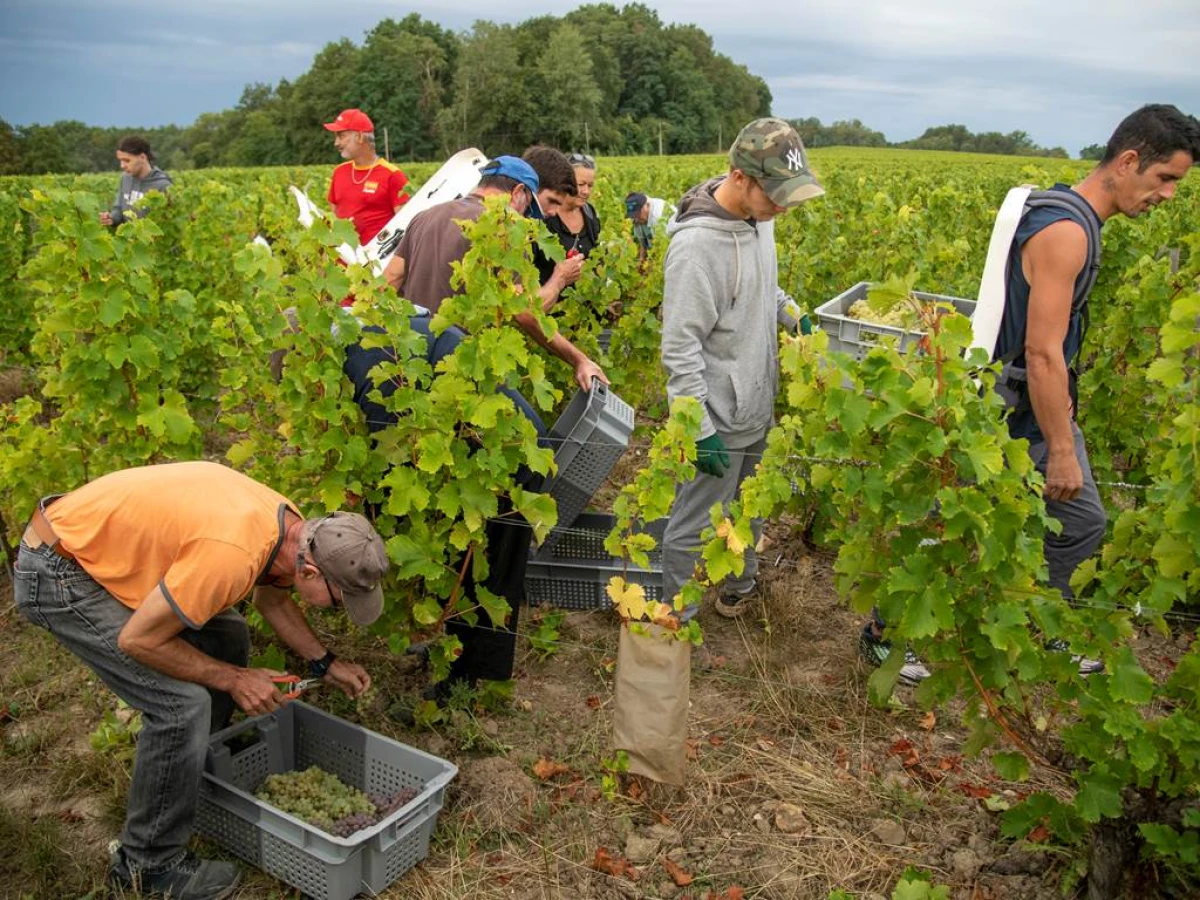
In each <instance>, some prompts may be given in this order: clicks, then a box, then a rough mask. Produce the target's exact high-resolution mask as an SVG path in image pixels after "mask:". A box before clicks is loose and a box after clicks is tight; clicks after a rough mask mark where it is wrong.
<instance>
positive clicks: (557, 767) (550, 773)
mask: <svg viewBox="0 0 1200 900" xmlns="http://www.w3.org/2000/svg"><path fill="white" fill-rule="evenodd" d="M570 771H571V767H570V766H568V765H565V764H564V763H560V762H554V761H553V760H549V759H539V760H538V761H537V762H535V763H534V764H533V774H534V776H535V777H537V778H538V779H540V780H541V781H549V780H550V779H551V778H553V777H554V776H555V775H563V774H566V773H567V772H570Z"/></svg>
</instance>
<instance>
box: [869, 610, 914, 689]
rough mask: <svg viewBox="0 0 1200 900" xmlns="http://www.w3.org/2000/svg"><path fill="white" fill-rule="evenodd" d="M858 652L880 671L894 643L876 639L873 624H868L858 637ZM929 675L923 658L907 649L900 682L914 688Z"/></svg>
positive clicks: (879, 638)
mask: <svg viewBox="0 0 1200 900" xmlns="http://www.w3.org/2000/svg"><path fill="white" fill-rule="evenodd" d="M858 652H859V655H860V656H862V658H863V659H864V660H865V661H866V662H867V664H868V665H870V666H873V667H874V668H876V669H878V668H879V667H880V666H882V665H883V664H884V662H886V661H887V658H888V656H889V655H890V654H891V652H892V642H891V641H885V640H884V639H883V638H881V637H876V636H875V632H874V631H873V630H872V628H871V623H870V622H868V623H867V624H866V625H864V626H863V630H862V634H860V635H859V637H858ZM929 675H930V672H929V669H928V668H927V667H926V665H925V663H923V662H921V658H920V657H919V656H917V654H915V653H913V652H912V650H911V648H909V647H905V648H904V665H902V666H901V667H900V674H899V676H898V678H899V680H900V681H901V682H902V683H904V684H907V685H910V686H912V685H917V684H920V683H921V682H922V681H924V680H925V679H926V678H928V677H929Z"/></svg>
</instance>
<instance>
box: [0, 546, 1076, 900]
mask: <svg viewBox="0 0 1200 900" xmlns="http://www.w3.org/2000/svg"><path fill="white" fill-rule="evenodd" d="M768 541H769V545H768V546H767V548H766V550H765V552H764V553H763V560H764V565H763V569H762V573H761V580H762V582H763V584H764V588H765V598H764V602H763V603H762V605H761V606H759V607H758V608H757V609H755V610H754V611H753V612H752V613H751V614H750V615H748V616H747V617H745V618H743V619H741V620H733V621H730V620H725V619H722V618H721V617H719V616H716V615H715V614H714V613H712V612H711V611H710V610H705V612H703V613H702V614H701V621H702V623H703V625H704V628H705V634H706V645H705V650H704V651H702V652H698V653H696V654H694V656H693V666H692V686H691V690H692V693H691V709H690V715H689V731H690V749H689V757H690V759H689V764H688V765H689V772H688V781H687V784H686V785H685V786H684V787H682V788H668V787H665V786H662V785H655V784H652V783H646V782H642V781H641V780H638V779H632V778H630V777H629V776H627V775H625V776H621V778H620V783H621V787H620V792H619V793H618V794H617V795H615V796H610V797H606V796H604V793H603V791H602V789H601V786H602V785H601V779H602V776H603V775H604V774H605V760H608V759H611V758H612V757H613V752H612V749H611V716H612V706H613V667H614V661H615V657H616V638H617V623H616V620H615V619H614V618H613V617H612V615H611V614H610V613H607V612H602V611H596V612H572V613H569V614H568V615H567V616H566V619H565V621H564V622H563V624H562V626H561V627H560V644H559V649H558V651H557V652H556V653H555V654H553V655H551V656H549V657H548V658H546V659H539V658H538V656H537V654H535V653H534V652H533V651H532V649H531V648H530V645H529V644H528V642H527V641H525V640H522V642H521V650H520V658H519V665H518V672H517V678H516V687H515V695H514V698H513V700H512V701H511V703H510V704H507V705H506V706H505V707H504V708H502V709H500V710H499V711H490V712H484V711H482V710H481V709H479V708H473V709H467V710H465V711H459V712H455V713H453V714H452V715H451V717H450V720H449V721H448V722H446V723H444V724H442V725H439V726H437V727H435V728H433V729H415V728H413V727H406V726H404V725H402V724H400V722H399V721H397V720H396V719H395V718H393V717H392V716H391V715H389V711H392V710H394V709H395V708H396V707H397V706H402V705H403V704H404V702H405V700H406V698H410V697H411V696H412V695H413V694H414V693H415V692H416V691H417V690H418V689H419V688H420V687H421V686H422V685H423V684H424V682H425V678H426V676H425V674H424V673H423V672H422V671H420V670H419V669H418V668H417V667H416V663H415V661H414V660H413V659H412V658H411V657H408V658H403V659H397V658H395V657H394V656H392V655H391V654H390V653H389V652H388V651H387V649H386V647H385V646H383V644H382V643H381V642H379V641H378V640H376V639H371V638H363V637H359V638H354V637H352V636H351V635H349V634H348V633H344V632H339V633H338V634H336V635H332V636H330V640H331V641H332V642H333V644H332V645H333V646H335V647H337V648H338V649H339V651H340V652H341V653H342V655H345V656H347V657H351V658H356V659H357V660H358V661H360V662H362V663H363V664H364V665H366V666H367V668H368V669H369V671H371V672H372V675H373V677H374V678H375V682H376V687H375V689H374V691H373V696H372V698H371V699H370V700H369V702H366V703H363V702H359V703H357V704H356V703H354V702H352V701H348V700H346V699H345V698H342V697H340V696H339V695H335V694H333V693H332V692H330V693H323V694H320V695H315V694H314V696H313V700H312V701H311V702H313V703H315V704H316V705H318V706H321V707H322V708H325V709H327V710H329V711H331V712H333V713H335V714H337V715H340V716H343V717H344V718H347V719H349V720H351V721H356V722H359V723H361V724H363V725H365V726H366V727H369V728H371V729H373V730H375V731H378V732H380V733H383V734H386V735H389V736H391V737H394V738H396V739H398V740H401V741H404V742H406V743H409V744H412V745H413V746H416V747H419V748H421V749H424V750H426V751H428V752H431V753H434V754H437V755H439V756H442V757H445V758H447V759H450V760H451V761H453V762H454V763H455V764H456V765H457V766H458V767H459V776H458V778H457V779H456V780H455V781H454V782H453V783H452V785H451V787H450V789H449V791H448V793H447V803H446V807H445V808H444V809H443V811H442V812H441V814H440V818H439V820H438V826H437V829H436V832H435V835H434V839H433V843H432V846H431V850H430V854H429V857H428V858H427V859H426V860H425V861H424V862H423V863H422V864H420V865H418V866H417V867H416V868H415V869H414V870H412V871H410V872H409V873H407V874H406V875H404V876H402V877H401V878H399V879H398V880H397V881H396V882H395V883H394V884H393V885H392V887H391V888H389V889H388V890H387V891H386V892H384V893H383V894H382V895H381V896H384V897H394V898H413V900H460V898H481V900H482V898H497V900H499V898H522V900H526V898H546V900H551V898H554V900H558V898H570V900H579V898H585V900H618V898H647V900H649V898H656V900H682V898H693V900H703V898H707V897H711V898H714V900H716V898H720V900H733V898H736V897H737V896H744V897H747V898H761V900H809V898H813V900H818V898H819V900H825V898H826V897H827V896H828V895H829V893H830V891H831V890H834V889H842V890H844V891H846V892H849V893H850V894H851V895H853V896H855V897H860V898H879V897H886V896H889V895H890V893H891V889H892V887H893V886H894V884H895V882H896V881H897V879H898V878H899V877H900V875H901V874H902V873H903V872H904V870H905V868H906V867H907V866H910V865H911V866H918V867H921V868H923V869H926V870H928V871H929V872H931V873H932V876H933V879H934V881H935V882H938V883H943V884H947V885H950V886H951V887H952V896H953V897H955V898H970V900H1027V898H1029V900H1032V898H1040V897H1053V896H1058V890H1057V884H1058V880H1059V878H1060V876H1061V874H1062V872H1063V870H1064V867H1065V866H1066V865H1068V864H1069V862H1070V861H1069V859H1067V858H1066V857H1065V856H1063V855H1062V854H1061V853H1055V852H1053V851H1047V850H1046V848H1044V847H1043V848H1038V847H1023V846H1014V845H1012V844H1010V843H1003V842H1000V841H999V840H998V838H997V828H998V825H997V816H996V814H995V813H992V812H989V811H988V810H987V809H986V808H985V805H984V797H985V796H991V797H993V798H1000V799H1005V798H1006V799H1015V797H1016V792H1017V791H1018V790H1022V791H1027V790H1029V789H1030V785H1028V784H1025V785H1020V786H1018V785H1006V784H1003V783H1000V782H998V781H996V780H995V777H994V775H992V774H991V771H990V767H989V766H988V764H987V763H986V761H983V760H971V759H965V758H964V757H963V755H962V751H963V747H962V744H963V737H964V731H963V729H962V728H961V727H959V726H958V724H957V723H956V722H955V721H954V716H953V713H951V712H946V711H939V712H938V713H936V714H934V715H930V714H926V713H925V712H924V711H922V710H920V709H918V708H916V707H915V705H913V704H912V702H911V700H912V698H911V695H910V694H909V693H908V692H906V691H905V690H904V689H901V690H900V692H899V693H898V696H897V698H896V702H895V703H894V704H893V706H892V707H890V708H888V709H883V710H881V709H877V708H874V707H872V706H871V705H870V704H869V703H868V701H867V689H866V681H867V677H868V674H869V672H868V670H867V669H866V668H865V666H864V665H863V664H862V663H860V662H859V661H858V658H857V655H856V647H855V640H856V637H857V633H858V629H859V627H860V622H859V619H858V618H857V617H856V616H854V615H853V614H851V613H849V612H848V611H847V610H846V609H845V607H844V604H843V603H842V602H840V601H839V600H838V598H837V597H836V595H835V592H834V591H833V589H832V586H831V575H830V564H831V558H829V557H826V556H822V555H819V554H817V555H812V554H809V553H807V552H806V551H805V547H804V545H803V543H802V542H801V540H800V539H799V537H798V536H797V535H796V534H794V533H793V530H792V529H791V528H789V527H788V526H786V525H774V526H771V527H769V529H768ZM776 560H778V564H777V565H776V564H775V563H776ZM0 591H2V593H0V630H2V633H3V634H4V639H3V641H2V642H0V757H2V758H3V765H0V840H3V841H4V845H5V846H6V847H12V848H15V849H14V850H13V852H6V854H5V855H4V856H3V857H0V897H5V898H10V897H11V898H26V897H35V898H41V897H67V896H87V897H92V898H104V897H107V896H109V894H108V892H107V891H106V890H105V889H104V888H103V886H102V884H103V876H104V871H105V866H106V850H105V848H106V845H107V842H108V841H109V840H110V839H112V838H113V837H115V836H116V834H117V833H118V831H119V828H120V822H121V818H122V811H123V796H124V792H125V789H126V788H127V785H128V777H129V776H128V773H129V770H130V760H131V757H132V746H131V742H130V741H129V740H128V739H125V740H124V741H122V739H121V735H120V731H121V729H120V727H119V723H120V721H121V719H122V718H123V717H126V713H125V711H118V710H117V705H116V702H115V698H113V696H112V695H111V694H109V693H108V691H107V690H106V689H105V688H104V687H103V686H102V685H100V684H99V683H98V682H97V681H96V679H95V678H94V677H93V676H91V674H90V672H89V671H88V670H86V669H85V668H84V667H83V666H82V665H81V664H79V663H78V662H77V661H76V660H75V659H74V658H73V657H71V656H70V655H69V654H67V653H66V652H64V651H63V650H62V649H61V648H59V647H58V646H57V644H55V643H54V641H53V640H52V639H50V638H49V637H48V636H47V635H45V634H44V633H42V632H40V631H38V630H37V629H35V628H33V627H31V626H29V625H27V624H26V623H25V622H24V620H23V619H21V618H20V616H18V615H17V614H16V612H15V611H14V609H13V608H12V605H11V590H10V588H9V586H8V584H7V583H4V584H3V586H2V587H0ZM547 612H548V611H547V610H541V609H537V610H532V611H527V612H526V614H524V615H523V616H522V620H521V622H522V624H521V631H522V632H523V633H525V634H528V633H529V632H530V630H532V629H534V628H536V627H537V624H538V621H539V620H540V619H541V618H542V617H543V616H544V615H546V613H547ZM106 714H107V715H108V716H109V723H110V725H112V724H113V723H114V722H115V723H117V724H116V726H115V734H116V736H115V737H112V736H111V735H110V737H108V738H104V736H103V734H101V736H100V738H96V737H93V738H92V741H95V742H96V743H97V744H98V746H100V748H101V749H99V750H97V749H93V746H92V741H90V740H89V735H93V734H94V733H96V732H97V731H98V730H102V724H103V722H104V719H105V716H106ZM114 717H115V718H114ZM112 730H113V729H110V731H112ZM539 760H548V761H551V762H554V763H558V764H560V765H558V766H557V767H556V768H557V769H559V772H558V773H557V774H554V775H552V776H550V777H548V778H544V779H543V778H539V777H537V775H535V774H534V773H535V764H536V763H537V762H538V761H539ZM993 802H994V801H993ZM199 849H200V852H201V853H202V854H208V855H217V854H219V851H218V850H217V849H216V848H214V847H211V846H205V845H201V846H200V848H199ZM601 851H603V855H604V856H607V857H608V858H609V859H611V860H618V861H620V862H619V864H618V865H617V866H616V867H617V869H618V871H622V872H623V873H624V874H621V875H620V876H615V875H611V874H607V873H604V872H601V871H599V870H598V869H597V868H596V866H595V862H596V859H597V854H598V853H599V852H601ZM625 862H627V863H628V864H629V865H628V866H625V865H624V863H625ZM610 868H612V867H610ZM734 889H740V890H741V892H742V893H741V894H740V895H739V894H738V893H737V891H736V890H734ZM236 896H237V897H239V898H246V900H249V898H256V900H258V898H262V900H266V898H284V897H295V896H297V895H296V893H295V892H294V891H290V890H288V889H285V888H284V887H283V886H281V885H280V884H279V883H278V882H277V881H275V880H274V879H271V878H269V877H267V876H265V875H263V874H262V873H260V872H247V877H246V879H245V881H244V885H243V887H242V888H241V889H240V890H239V892H238V893H237V895H236Z"/></svg>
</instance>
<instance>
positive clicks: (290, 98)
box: [0, 3, 1067, 175]
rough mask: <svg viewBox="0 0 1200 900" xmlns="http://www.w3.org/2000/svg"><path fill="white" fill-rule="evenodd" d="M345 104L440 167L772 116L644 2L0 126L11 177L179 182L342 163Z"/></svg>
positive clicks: (389, 147) (813, 131)
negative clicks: (148, 152) (123, 122)
mask: <svg viewBox="0 0 1200 900" xmlns="http://www.w3.org/2000/svg"><path fill="white" fill-rule="evenodd" d="M348 107H358V108H360V109H362V110H364V111H365V112H366V113H367V114H368V115H370V116H371V118H372V119H373V120H374V122H375V124H376V132H377V143H378V146H379V149H380V151H381V152H384V151H385V150H386V152H387V153H388V154H389V155H390V157H391V158H392V159H397V160H432V159H442V158H445V157H446V156H448V155H450V154H451V153H453V152H454V151H455V150H458V149H460V148H462V147H465V146H478V147H483V148H486V149H487V151H488V152H490V153H500V152H513V151H517V152H519V151H520V150H521V149H522V148H523V147H525V146H526V145H528V144H530V143H533V142H536V141H544V142H546V143H550V144H553V145H555V146H558V147H561V148H564V149H568V150H584V151H587V152H592V153H600V154H605V155H624V154H649V153H697V152H713V151H718V150H724V149H725V148H726V147H727V146H728V144H729V142H730V141H731V140H732V138H733V135H735V134H736V133H737V131H738V129H739V128H740V127H741V126H742V125H744V124H745V123H746V122H747V121H749V120H751V119H753V118H756V117H758V116H762V115H768V114H770V111H771V91H770V89H769V88H768V87H767V84H766V82H765V81H764V80H763V79H762V78H760V77H759V76H757V75H754V74H753V73H751V72H750V71H749V69H747V68H746V67H745V66H744V65H741V64H739V63H736V62H734V61H733V60H731V59H730V58H729V57H727V56H725V55H723V54H721V53H717V52H716V51H715V50H714V49H713V43H712V38H711V37H710V36H709V35H708V34H707V33H706V32H705V31H704V30H703V29H701V28H698V27H697V26H695V25H677V24H670V25H664V24H663V23H662V21H661V20H660V19H659V17H658V14H657V13H656V12H655V11H654V10H652V9H650V8H649V7H648V6H645V5H643V4H640V3H635V4H630V5H627V6H625V7H623V8H621V9H618V8H617V7H615V6H613V5H611V4H608V3H601V4H592V5H588V6H582V7H580V8H578V9H576V10H574V11H572V12H570V13H567V14H566V15H564V16H561V17H558V16H539V17H536V18H532V19H528V20H526V21H524V22H522V23H520V24H517V25H497V24H495V23H492V22H488V21H480V22H477V23H476V24H475V25H474V26H473V27H472V29H471V30H470V31H468V32H465V33H461V34H460V33H456V32H452V31H450V30H448V29H445V28H443V27H441V26H440V25H438V24H437V23H435V22H432V21H428V20H426V19H424V18H422V17H421V16H420V15H418V14H416V13H412V14H410V15H408V16H405V17H404V18H403V19H400V20H396V19H384V20H383V21H381V22H380V23H379V24H378V25H376V26H375V27H374V28H372V29H371V30H370V31H368V32H367V34H366V36H365V38H364V40H363V42H362V43H361V44H355V43H354V42H353V41H351V40H349V39H347V38H343V39H341V40H338V41H334V42H331V43H329V44H326V45H325V47H324V48H323V49H322V50H321V51H320V52H319V53H317V55H316V57H315V58H314V59H313V62H312V65H311V66H310V68H309V69H308V71H306V72H304V73H303V74H302V75H300V76H299V77H297V78H296V79H295V80H292V81H289V80H287V79H283V80H280V81H279V83H278V84H275V85H270V84H262V83H257V84H251V85H247V86H246V88H245V89H244V90H243V92H242V96H241V99H240V100H239V101H238V103H237V105H236V106H235V107H233V108H232V109H226V110H223V111H221V112H213V113H203V114H201V115H200V116H199V117H198V118H197V119H196V121H195V122H193V123H192V124H191V125H189V126H178V125H167V126H159V127H154V128H141V129H129V128H111V127H105V128H101V127H98V126H90V125H86V124H84V123H82V122H78V121H60V122H56V123H54V124H52V125H27V126H20V127H14V126H12V125H10V124H9V123H7V122H5V121H4V120H2V119H0V175H13V174H41V173H46V172H100V171H110V170H112V169H113V166H114V164H113V152H114V149H115V147H116V144H117V141H118V140H119V139H120V138H121V136H123V135H124V134H127V133H131V132H136V133H139V134H142V135H143V136H145V137H146V138H147V139H148V140H149V141H150V144H151V146H152V147H153V148H154V150H155V154H156V156H157V162H158V164H159V165H161V166H162V167H163V168H164V169H167V170H168V171H174V170H180V169H193V168H209V167H214V166H271V165H309V164H318V163H327V162H331V161H335V157H334V155H333V153H332V150H331V147H330V138H329V134H328V132H326V131H325V130H324V129H323V128H322V127H321V124H322V123H323V122H328V121H331V120H332V119H333V117H334V116H336V115H337V113H338V112H339V111H340V110H342V109H345V108H348ZM792 124H793V125H795V126H796V128H797V129H798V130H799V131H800V134H801V135H802V137H803V138H804V140H805V142H806V143H807V144H808V145H809V146H811V147H825V146H869V147H888V146H895V147H911V148H914V149H938V150H969V151H976V152H982V153H1005V154H1024V155H1041V156H1063V157H1065V156H1067V153H1066V151H1065V150H1063V149H1062V148H1060V147H1055V148H1053V149H1050V150H1046V149H1044V148H1041V147H1038V146H1037V145H1035V144H1034V143H1033V142H1032V141H1030V139H1029V136H1028V135H1027V134H1025V132H1021V131H1015V132H1013V133H1011V134H1008V135H1003V134H1000V133H998V132H987V133H984V134H972V133H971V132H969V131H968V130H967V129H966V127H965V126H963V125H942V126H938V127H935V128H929V129H927V130H926V132H925V133H924V134H923V135H921V137H919V138H917V139H915V140H913V141H907V142H904V143H900V144H891V143H889V142H888V141H887V139H886V137H885V136H884V135H883V134H882V132H878V131H874V130H872V129H870V128H868V127H867V126H865V125H863V124H862V122H860V121H859V120H857V119H854V120H850V121H845V122H834V123H833V124H831V125H823V124H822V123H821V122H820V121H819V120H818V119H812V118H810V119H798V120H793V122H792Z"/></svg>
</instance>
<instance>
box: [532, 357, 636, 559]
mask: <svg viewBox="0 0 1200 900" xmlns="http://www.w3.org/2000/svg"><path fill="white" fill-rule="evenodd" d="M631 434H633V407H631V406H630V405H629V404H628V403H626V402H625V401H624V400H622V399H621V398H620V397H618V396H617V395H616V394H614V393H613V392H612V391H610V390H609V389H608V386H607V385H605V384H604V383H603V382H601V381H600V380H599V379H593V380H592V389H591V390H590V391H586V392H585V391H577V392H576V394H575V396H574V397H572V398H571V402H570V404H569V405H568V406H567V408H566V409H565V410H563V413H562V415H561V416H559V417H558V421H557V422H555V423H554V427H553V428H551V429H550V442H551V444H552V446H553V447H554V462H555V464H556V466H557V467H558V471H557V473H556V474H555V475H554V476H553V477H552V478H551V479H550V480H549V481H548V482H547V483H546V487H545V492H546V493H548V494H550V496H552V497H553V498H554V501H555V503H557V504H558V524H559V526H560V527H564V528H565V527H567V526H570V525H572V524H574V522H575V520H576V519H577V518H579V515H580V513H582V512H583V511H584V509H586V508H587V505H588V501H590V500H591V499H592V495H593V494H595V493H596V490H597V489H598V488H599V487H600V485H602V484H603V483H604V479H605V478H607V477H608V473H609V472H611V471H612V470H613V466H615V465H616V464H617V460H619V459H620V458H621V455H622V454H623V453H624V452H625V448H626V447H628V446H629V436H630V435H631ZM549 540H550V542H552V543H557V540H558V539H557V538H556V537H555V536H554V535H551V538H550V539H549Z"/></svg>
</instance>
